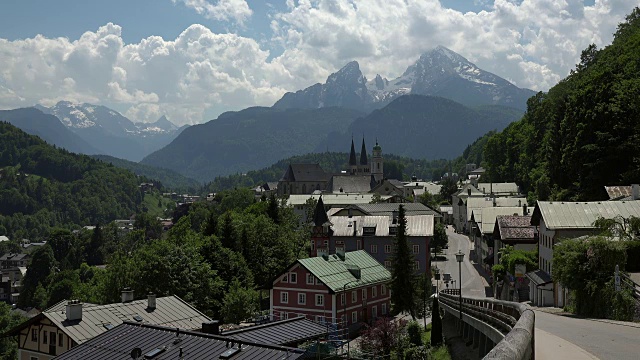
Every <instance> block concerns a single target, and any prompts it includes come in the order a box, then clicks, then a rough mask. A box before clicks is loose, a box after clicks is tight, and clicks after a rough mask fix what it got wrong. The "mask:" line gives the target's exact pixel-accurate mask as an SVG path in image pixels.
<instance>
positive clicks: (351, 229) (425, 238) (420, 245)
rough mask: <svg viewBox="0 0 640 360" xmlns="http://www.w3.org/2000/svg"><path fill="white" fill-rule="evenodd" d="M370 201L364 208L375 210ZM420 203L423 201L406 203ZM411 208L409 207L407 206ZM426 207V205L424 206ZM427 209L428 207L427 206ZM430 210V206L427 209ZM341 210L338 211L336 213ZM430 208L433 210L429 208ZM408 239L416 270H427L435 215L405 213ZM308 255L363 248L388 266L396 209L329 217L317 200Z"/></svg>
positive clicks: (391, 250)
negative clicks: (377, 212) (377, 213)
mask: <svg viewBox="0 0 640 360" xmlns="http://www.w3.org/2000/svg"><path fill="white" fill-rule="evenodd" d="M379 205H384V204H371V205H365V206H362V207H363V208H364V209H370V211H373V210H371V209H375V206H379ZM405 205H422V204H405ZM408 208H409V209H411V207H410V206H409V207H408ZM425 208H426V207H425ZM426 209H429V208H426ZM429 210H430V209H429ZM341 211H344V210H340V211H339V212H337V214H339V213H340V212H341ZM431 211H432V210H431ZM406 220H407V229H406V235H407V241H408V243H409V246H410V247H411V250H412V252H413V254H414V256H415V269H416V271H417V272H419V273H424V272H425V271H427V272H428V271H430V269H429V257H430V252H429V244H430V243H431V240H432V239H433V231H434V215H431V214H420V215H406ZM313 222H314V224H313V225H314V226H313V232H312V235H311V250H310V256H318V255H321V254H335V253H339V252H342V251H354V250H365V251H366V252H368V253H369V254H370V255H371V256H373V257H374V258H375V259H376V260H377V261H378V262H380V263H381V264H384V266H385V267H386V268H390V267H391V261H392V260H391V257H392V255H393V244H394V240H395V236H396V234H397V230H398V212H397V211H392V212H390V213H388V212H381V213H379V215H366V214H363V215H354V214H353V213H352V214H351V216H349V215H348V213H347V215H346V216H345V215H336V214H334V215H333V216H331V217H329V216H328V215H327V213H326V212H325V211H324V204H323V202H322V201H321V200H318V206H316V210H315V211H314V216H313Z"/></svg>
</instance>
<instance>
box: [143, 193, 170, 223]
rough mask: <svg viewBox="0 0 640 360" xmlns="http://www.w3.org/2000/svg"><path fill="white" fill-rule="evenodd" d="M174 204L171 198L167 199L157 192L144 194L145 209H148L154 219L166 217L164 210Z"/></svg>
mask: <svg viewBox="0 0 640 360" xmlns="http://www.w3.org/2000/svg"><path fill="white" fill-rule="evenodd" d="M172 202H173V200H171V199H169V198H165V197H163V196H162V194H160V193H159V192H157V191H151V192H147V193H145V194H144V200H143V203H142V205H143V207H144V208H146V209H147V213H149V215H151V216H154V217H164V215H165V214H164V210H165V209H167V208H168V206H169V205H170V204H171V203H172Z"/></svg>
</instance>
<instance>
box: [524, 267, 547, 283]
mask: <svg viewBox="0 0 640 360" xmlns="http://www.w3.org/2000/svg"><path fill="white" fill-rule="evenodd" d="M525 276H526V277H528V278H529V279H530V280H531V281H532V282H533V283H534V284H535V285H537V286H540V285H545V284H549V283H552V282H553V279H552V278H551V275H549V274H548V273H547V272H546V271H544V270H540V269H538V270H535V271H530V272H528V273H526V274H525Z"/></svg>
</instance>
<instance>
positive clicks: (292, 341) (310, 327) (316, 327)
mask: <svg viewBox="0 0 640 360" xmlns="http://www.w3.org/2000/svg"><path fill="white" fill-rule="evenodd" d="M330 334H331V331H330V329H329V327H327V325H326V324H323V323H319V322H316V321H313V320H310V319H308V318H307V317H306V316H298V317H291V316H288V319H283V320H278V321H270V322H267V323H265V324H260V325H255V326H247V327H242V328H240V329H237V330H231V331H224V332H222V333H220V335H222V336H225V337H228V338H231V339H235V340H240V341H250V342H256V343H264V344H273V345H281V346H290V347H298V346H300V345H301V344H303V343H305V342H307V341H313V340H316V339H327V338H329V336H330Z"/></svg>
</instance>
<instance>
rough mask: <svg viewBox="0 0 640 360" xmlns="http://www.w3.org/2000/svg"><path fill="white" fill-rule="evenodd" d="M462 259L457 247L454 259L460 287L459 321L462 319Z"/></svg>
mask: <svg viewBox="0 0 640 360" xmlns="http://www.w3.org/2000/svg"><path fill="white" fill-rule="evenodd" d="M462 260H464V253H463V252H462V250H460V249H458V252H457V253H456V261H457V262H458V281H459V282H458V286H459V287H460V321H462Z"/></svg>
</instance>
